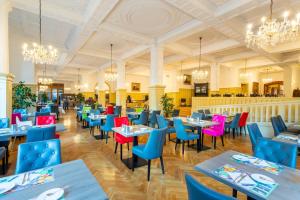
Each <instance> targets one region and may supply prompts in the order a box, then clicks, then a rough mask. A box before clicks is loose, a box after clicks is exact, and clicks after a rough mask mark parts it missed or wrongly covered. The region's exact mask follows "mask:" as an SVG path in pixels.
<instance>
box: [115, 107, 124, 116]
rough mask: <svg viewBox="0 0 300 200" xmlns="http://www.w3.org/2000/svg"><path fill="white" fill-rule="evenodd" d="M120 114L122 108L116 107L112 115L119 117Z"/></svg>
mask: <svg viewBox="0 0 300 200" xmlns="http://www.w3.org/2000/svg"><path fill="white" fill-rule="evenodd" d="M121 112H122V106H116V107H115V110H114V114H115V115H118V116H120V115H121Z"/></svg>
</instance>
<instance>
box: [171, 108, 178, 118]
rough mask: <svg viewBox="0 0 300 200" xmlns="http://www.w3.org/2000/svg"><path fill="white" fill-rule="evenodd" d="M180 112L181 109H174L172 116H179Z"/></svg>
mask: <svg viewBox="0 0 300 200" xmlns="http://www.w3.org/2000/svg"><path fill="white" fill-rule="evenodd" d="M179 112H180V110H179V109H174V110H173V112H172V117H179Z"/></svg>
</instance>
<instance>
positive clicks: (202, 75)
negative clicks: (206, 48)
mask: <svg viewBox="0 0 300 200" xmlns="http://www.w3.org/2000/svg"><path fill="white" fill-rule="evenodd" d="M199 40H200V43H199V47H200V48H199V66H198V69H196V70H194V71H193V72H192V77H193V79H194V82H201V81H203V80H205V79H207V77H208V72H207V71H206V70H201V56H202V55H201V54H202V52H201V50H202V49H201V48H202V37H200V38H199Z"/></svg>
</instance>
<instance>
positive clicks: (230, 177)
mask: <svg viewBox="0 0 300 200" xmlns="http://www.w3.org/2000/svg"><path fill="white" fill-rule="evenodd" d="M214 173H216V174H217V175H218V176H219V177H221V178H223V179H226V180H227V181H230V182H232V183H234V184H236V185H238V186H240V187H243V188H245V189H246V190H248V191H250V192H253V193H255V194H256V195H258V196H261V197H262V198H267V197H268V196H269V195H270V194H271V193H272V191H273V190H274V189H275V188H276V187H277V186H278V183H276V182H275V181H274V180H273V179H271V178H270V177H268V176H265V175H262V174H249V173H247V172H244V171H242V170H240V169H237V168H235V167H233V166H231V165H229V164H226V165H224V166H222V167H220V168H218V169H216V170H215V171H214Z"/></svg>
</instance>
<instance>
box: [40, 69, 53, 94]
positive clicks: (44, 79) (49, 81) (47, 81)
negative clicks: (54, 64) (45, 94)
mask: <svg viewBox="0 0 300 200" xmlns="http://www.w3.org/2000/svg"><path fill="white" fill-rule="evenodd" d="M38 82H39V84H42V85H45V86H47V85H51V84H52V83H53V81H52V78H48V77H47V71H46V64H44V70H43V76H42V77H41V78H39V81H38ZM47 88H48V87H47Z"/></svg>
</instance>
